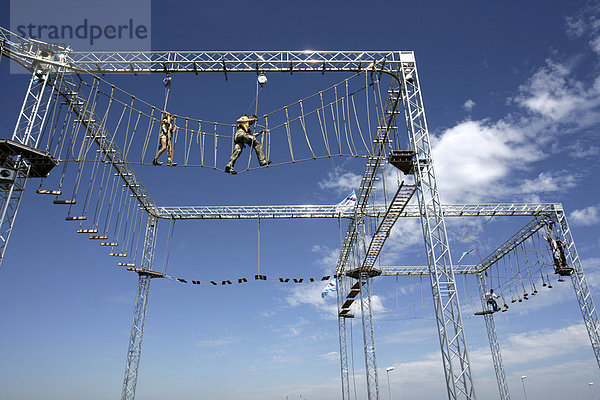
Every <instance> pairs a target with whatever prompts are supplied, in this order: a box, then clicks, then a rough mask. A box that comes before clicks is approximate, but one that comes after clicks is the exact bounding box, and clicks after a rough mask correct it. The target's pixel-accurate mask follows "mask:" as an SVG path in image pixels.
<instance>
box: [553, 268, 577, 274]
mask: <svg viewBox="0 0 600 400" xmlns="http://www.w3.org/2000/svg"><path fill="white" fill-rule="evenodd" d="M554 272H555V273H557V274H558V275H560V276H571V274H573V268H571V267H561V268H555V269H554Z"/></svg>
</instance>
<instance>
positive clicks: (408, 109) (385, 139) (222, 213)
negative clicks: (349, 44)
mask: <svg viewBox="0 0 600 400" xmlns="http://www.w3.org/2000/svg"><path fill="white" fill-rule="evenodd" d="M0 42H1V52H2V55H4V56H6V57H8V58H10V59H11V60H13V61H15V62H17V63H19V64H21V65H22V66H24V67H25V68H26V69H28V70H29V71H31V72H32V73H34V76H33V77H32V79H31V81H30V84H29V87H28V91H27V94H26V97H25V101H24V103H23V108H22V110H21V113H20V115H19V119H18V121H17V125H16V128H15V132H14V134H13V140H14V141H15V142H18V143H20V144H24V145H27V146H31V147H32V148H33V150H35V147H36V146H37V143H38V140H39V137H40V134H41V132H42V129H43V126H44V121H45V118H46V113H47V111H48V107H49V105H50V103H51V101H52V100H51V99H52V90H54V89H57V90H58V86H59V85H57V84H56V82H57V79H53V78H54V77H57V76H59V75H60V76H62V73H63V72H65V79H64V82H63V83H65V87H66V89H65V90H62V91H61V90H58V91H59V92H60V95H61V96H63V97H64V98H65V99H66V100H67V103H68V104H69V106H70V107H71V110H72V111H73V112H74V113H75V114H76V115H77V116H78V117H79V119H80V120H81V122H82V124H83V125H84V126H85V128H86V130H87V131H88V133H89V134H90V136H91V137H92V138H93V140H94V141H95V142H96V144H97V145H98V147H99V148H100V150H101V151H102V152H103V155H104V157H105V159H106V160H107V161H108V162H110V163H111V164H112V165H113V167H114V168H115V169H116V170H117V173H118V174H119V176H120V177H121V178H122V180H123V182H124V184H125V185H126V186H127V187H128V189H129V190H130V191H131V192H132V195H133V196H134V197H136V198H137V200H138V201H139V203H140V205H141V207H143V208H144V209H145V211H146V212H147V214H148V225H147V229H146V236H145V241H144V250H143V257H144V260H143V263H142V268H140V269H137V270H136V272H137V273H138V275H139V282H138V293H137V297H136V305H135V310H134V318H133V325H132V332H131V338H130V343H129V350H128V355H127V366H126V372H125V379H124V385H123V394H122V398H123V399H133V398H134V397H135V387H136V382H137V371H138V368H139V360H140V355H141V344H142V337H143V328H144V322H145V316H146V310H147V304H148V303H147V301H148V292H149V284H150V280H151V279H152V278H155V277H163V275H162V274H160V273H157V272H154V271H152V260H153V256H154V246H155V241H156V227H157V221H158V218H177V219H208V218H232V219H242V218H261V219H262V218H349V219H350V223H349V227H348V230H347V232H346V235H345V239H344V242H343V245H342V249H341V254H340V257H339V260H338V263H337V267H336V275H337V279H338V293H337V296H338V308H339V319H338V321H339V333H340V335H339V336H340V361H341V375H342V398H343V399H344V400H350V389H349V379H348V362H347V361H348V360H347V346H346V344H347V343H346V323H345V322H346V320H347V318H350V317H352V315H351V314H350V313H349V308H348V307H349V306H348V307H346V305H347V304H348V302H350V303H351V302H352V301H353V299H354V297H355V296H357V295H358V294H360V297H359V299H360V303H361V309H362V327H363V339H364V351H365V363H366V370H367V392H368V397H369V400H371V399H378V398H379V389H378V384H377V366H376V360H375V344H374V333H373V322H372V314H371V303H370V300H371V299H370V296H371V293H370V287H369V283H370V279H371V278H372V277H373V276H376V275H378V274H379V273H381V274H382V275H394V274H396V275H402V274H407V275H415V274H426V275H429V276H430V281H431V288H432V296H433V300H434V306H435V313H436V321H437V327H438V336H439V341H440V349H441V353H442V361H443V366H444V373H445V378H446V386H447V393H448V398H449V399H451V400H453V399H458V398H464V399H474V398H475V392H474V389H473V383H472V377H471V371H470V364H469V359H468V353H467V346H466V340H465V336H464V330H463V325H462V318H461V315H460V308H459V302H458V295H457V291H456V284H455V277H454V275H455V273H479V272H481V271H483V270H485V269H486V268H487V267H489V265H491V264H486V260H487V259H486V260H484V261H483V262H482V263H481V264H479V265H477V266H472V268H465V267H460V269H455V268H454V266H453V265H452V261H451V256H450V249H449V245H448V238H447V234H446V227H445V223H444V218H445V217H451V216H481V215H530V216H538V218H537V220H536V221H537V222H536V223H535V224H536V227H537V229H539V226H541V225H539V220H540V218H539V216H550V217H551V218H553V219H555V220H556V221H557V222H558V223H557V226H558V227H557V228H556V229H559V232H558V233H559V234H560V235H561V237H562V238H563V241H564V242H565V244H566V245H567V257H568V259H569V261H570V264H571V265H573V266H574V273H573V275H572V276H571V277H572V280H573V286H574V289H575V292H576V296H577V299H578V301H579V305H580V308H581V310H582V314H583V317H584V320H585V323H586V327H587V329H588V334H589V336H590V340H591V342H592V347H593V349H594V352H595V355H596V359H597V361H598V363H599V365H600V323H599V320H598V316H597V312H596V308H595V306H594V304H593V301H592V298H591V295H590V291H589V287H588V286H587V283H586V281H585V276H584V274H583V270H582V267H581V264H580V261H579V257H578V255H577V251H576V249H575V245H574V242H573V239H572V237H571V233H570V230H569V227H568V225H567V222H566V218H565V216H564V212H563V211H562V207H561V206H560V205H557V204H526V205H520V204H481V205H442V204H441V202H440V198H439V193H438V190H437V183H436V177H435V172H434V166H433V160H432V157H431V146H430V139H429V133H428V129H427V122H426V119H425V111H424V106H423V100H422V95H421V91H420V86H419V79H418V74H417V68H416V63H415V58H414V54H413V53H412V52H407V51H402V52H396V51H383V52H381V51H289V52H278V51H236V52H227V51H222V52H176V51H175V52H173V51H171V52H101V53H89V52H73V51H71V50H70V49H68V48H61V47H56V46H52V45H49V44H46V43H42V42H38V41H34V40H30V39H25V38H21V37H19V36H18V35H15V34H13V33H11V32H9V31H7V30H5V29H3V28H0ZM39 67H42V68H41V69H40V68H39ZM68 71H76V72H79V73H92V74H93V73H102V74H105V73H126V74H137V73H151V72H155V73H167V72H188V73H189V72H191V73H195V74H198V73H207V72H209V73H215V72H216V73H221V74H223V75H224V76H225V78H226V79H227V75H228V74H229V73H236V72H252V73H261V72H285V73H290V74H292V73H295V72H318V73H324V72H359V71H371V72H372V73H379V74H382V73H385V74H389V75H391V76H392V77H393V79H392V81H391V85H390V88H389V90H388V96H387V98H386V101H385V105H384V113H383V115H382V116H381V118H380V119H379V121H378V127H377V135H376V137H377V138H376V140H375V142H374V143H373V151H372V154H373V156H372V157H370V158H369V160H368V162H367V165H366V168H365V171H364V173H363V179H362V181H361V185H360V190H359V194H358V202H357V206H356V207H355V209H354V210H352V211H351V212H340V211H338V210H336V209H335V207H332V206H265V207H260V206H259V207H243V206H242V207H159V206H157V205H156V204H155V203H154V201H153V200H152V198H151V197H150V195H149V194H148V193H147V191H146V190H145V189H144V187H143V185H142V184H141V181H140V180H139V179H138V178H137V176H136V175H135V173H134V172H133V170H132V169H131V167H130V166H129V165H128V163H127V160H125V159H124V157H123V155H122V153H121V152H120V150H119V149H118V148H116V147H115V145H114V142H113V141H112V140H111V138H110V137H109V135H108V133H107V132H105V130H104V127H102V126H99V125H97V124H95V123H94V120H98V119H97V118H94V115H93V109H89V108H86V106H85V105H84V106H83V107H82V106H81V105H82V99H83V97H79V96H78V93H77V92H78V90H80V89H78V87H77V84H76V80H75V77H74V75H73V74H67V73H66V72H68ZM400 105H402V107H403V109H404V117H405V122H406V128H407V132H408V141H407V143H408V148H409V151H410V152H412V155H413V156H412V158H411V160H410V164H411V168H410V172H409V173H408V174H411V175H414V180H415V183H416V196H417V199H418V206H417V207H413V206H409V205H407V204H404V207H403V208H402V210H399V211H398V210H395V211H394V213H396V214H397V215H396V214H393V215H391V216H390V218H388V219H387V221H388V222H390V221H391V219H393V218H398V217H417V218H420V219H421V225H422V230H423V237H424V243H425V249H426V252H427V259H428V265H427V266H423V267H392V268H387V269H386V268H383V269H381V271H378V270H376V269H374V268H373V262H374V260H375V259H376V258H377V254H378V251H379V250H380V249H381V247H382V246H383V243H384V241H385V238H386V235H385V234H381V235H379V236H377V235H374V237H373V240H372V241H371V243H370V244H369V245H368V246H367V244H366V235H365V232H364V226H365V224H364V219H365V218H366V216H367V215H369V216H371V215H373V214H376V215H378V216H380V217H382V218H383V219H384V220H386V218H387V217H386V216H387V215H388V214H389V212H390V210H392V206H397V205H398V204H394V203H393V202H392V203H390V204H389V207H388V205H385V206H383V207H382V206H368V200H369V199H370V197H371V191H372V188H373V184H374V180H375V178H376V175H377V174H378V172H379V171H380V168H381V166H382V165H383V164H384V163H385V162H386V158H387V154H386V152H387V150H388V149H387V148H386V147H387V146H388V144H389V143H390V142H389V138H390V136H396V137H397V133H398V131H397V130H398V128H397V127H396V117H397V116H398V115H400V113H401V112H400V111H399V107H400ZM1 145H2V143H0V150H1V149H2V147H1ZM395 146H396V147H397V148H394V149H392V151H394V150H403V149H401V148H399V146H400V145H399V141H395ZM11 148H12V149H14V146H13V147H11ZM404 150H406V149H404ZM5 153H8V154H10V155H11V159H12V161H13V162H15V163H16V164H15V165H17V168H14V170H15V171H18V172H19V173H18V174H15V175H14V176H15V178H14V180H9V181H8V182H5V184H4V185H0V188H2V195H3V207H2V216H1V219H0V229H1V231H0V257H2V258H3V255H4V252H5V250H6V245H7V242H8V239H9V237H10V231H11V229H12V226H13V224H14V218H15V216H16V213H17V210H18V207H19V202H20V199H21V195H22V191H23V189H24V187H25V182H26V179H27V176H31V170H32V167H38V165H36V164H35V163H34V162H31V161H30V160H28V159H27V158H26V157H25V156H24V155H25V154H28V153H26V152H25V151H24V150H22V149H21V150H19V151H16V150H12V153H10V152H8V151H6V152H5ZM44 157H46V158H44ZM41 158H42V159H43V160H44V163H43V164H44V165H46V169H43V168H42V169H41V170H42V171H41V172H46V171H47V170H48V168H49V167H48V165H50V164H52V160H49V159H48V158H47V155H41ZM4 166H5V167H6V166H9V167H10V166H13V165H12V164H11V163H8V164H5V165H4ZM19 166H22V168H21V167H19ZM39 170H40V168H37V169H36V171H37V172H38V173H39V175H43V174H42V173H40V171H39ZM0 183H2V182H1V181H0ZM393 221H395V219H394V220H393ZM392 225H393V222H390V225H389V226H385V227H384V225H383V223H382V225H381V226H382V227H384V231H381V232H384V233H385V229H388V232H389V229H391V226H392ZM526 234H527V233H526V232H525V231H523V230H522V231H520V232H519V234H517V235H515V238H513V239H514V240H512V241H509V242H510V243H509V242H507V243H506V246H504V247H502V246H501V247H500V248H499V249H498V251H497V252H495V256H498V257H502V256H503V255H504V254H506V253H505V252H506V251H510V248H511V246H512V245H514V244H515V243H517V242H519V240H521V239H522V240H525V239H523V237H524V236H525V235H526ZM375 239H377V240H379V241H378V242H375V241H374V240H375ZM519 243H520V242H519ZM493 255H494V253H493ZM2 258H0V263H1V262H2ZM488 258H489V257H488ZM488 261H489V260H488ZM351 265H352V266H353V268H351ZM490 329H491V330H493V327H491V328H489V327H488V331H489V330H490ZM494 333H495V332H494ZM498 351H499V350H498ZM492 352H494V350H492ZM498 354H499V353H498ZM499 365H501V364H499ZM499 382H500V381H499ZM499 384H500V383H499ZM501 390H502V389H501Z"/></svg>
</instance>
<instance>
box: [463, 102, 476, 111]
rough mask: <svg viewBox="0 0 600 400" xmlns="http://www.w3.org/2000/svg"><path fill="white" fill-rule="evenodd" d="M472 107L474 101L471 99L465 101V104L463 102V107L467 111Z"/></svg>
mask: <svg viewBox="0 0 600 400" xmlns="http://www.w3.org/2000/svg"><path fill="white" fill-rule="evenodd" d="M474 107H475V102H474V101H473V100H471V99H469V100H467V101H465V104H463V108H464V109H465V110H467V111H471V110H472V109H473V108H474Z"/></svg>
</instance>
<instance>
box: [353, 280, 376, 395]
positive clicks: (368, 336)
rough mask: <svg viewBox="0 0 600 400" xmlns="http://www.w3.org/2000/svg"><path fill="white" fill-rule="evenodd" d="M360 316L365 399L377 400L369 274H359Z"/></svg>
mask: <svg viewBox="0 0 600 400" xmlns="http://www.w3.org/2000/svg"><path fill="white" fill-rule="evenodd" d="M359 278H360V279H359V280H358V282H359V287H360V314H361V318H362V328H363V342H364V352H365V367H366V372H367V399H375V400H379V381H378V377H377V360H376V357H375V333H374V331H373V310H372V309H371V289H370V281H371V279H370V278H371V276H370V274H369V272H361V273H360V274H359Z"/></svg>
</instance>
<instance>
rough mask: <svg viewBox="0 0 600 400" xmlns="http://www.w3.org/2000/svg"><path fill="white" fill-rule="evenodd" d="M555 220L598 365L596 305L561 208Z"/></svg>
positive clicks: (599, 330)
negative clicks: (571, 270) (571, 269)
mask: <svg viewBox="0 0 600 400" xmlns="http://www.w3.org/2000/svg"><path fill="white" fill-rule="evenodd" d="M556 220H557V221H558V227H557V229H559V230H560V232H559V233H560V235H561V237H562V241H563V243H564V245H565V246H564V247H565V256H566V258H567V262H568V264H569V266H571V267H572V268H573V273H572V274H571V282H572V283H573V289H574V290H575V296H576V297H577V301H578V302H579V308H580V309H581V315H582V316H583V321H584V322H585V327H586V329H587V332H588V336H589V337H590V342H591V343H592V349H593V350H594V355H595V356H596V362H597V363H598V366H599V367H600V321H599V319H598V313H597V311H596V306H595V305H594V299H592V294H591V292H590V288H589V286H588V284H587V281H586V279H585V274H584V273H583V267H582V265H581V261H580V260H579V254H578V253H577V248H576V247H575V242H574V241H573V236H572V235H571V229H570V228H569V224H568V223H567V217H566V215H565V213H564V211H562V210H556Z"/></svg>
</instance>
